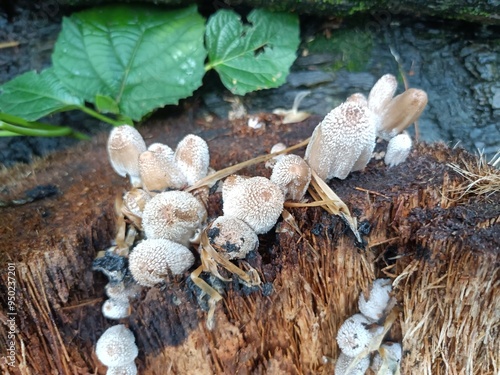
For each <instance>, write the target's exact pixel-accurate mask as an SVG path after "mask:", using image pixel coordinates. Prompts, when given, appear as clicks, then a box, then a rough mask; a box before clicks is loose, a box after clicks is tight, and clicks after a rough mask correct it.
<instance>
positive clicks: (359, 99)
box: [346, 92, 368, 106]
mask: <svg viewBox="0 0 500 375" xmlns="http://www.w3.org/2000/svg"><path fill="white" fill-rule="evenodd" d="M346 102H353V103H357V104H359V105H361V106H367V105H368V101H367V99H366V96H364V95H363V94H361V93H359V92H357V93H355V94H352V95H351V96H349V97H348V98H347V99H346Z"/></svg>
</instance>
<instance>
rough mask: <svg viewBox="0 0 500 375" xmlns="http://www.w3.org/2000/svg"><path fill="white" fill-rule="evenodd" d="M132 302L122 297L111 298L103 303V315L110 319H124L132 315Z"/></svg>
mask: <svg viewBox="0 0 500 375" xmlns="http://www.w3.org/2000/svg"><path fill="white" fill-rule="evenodd" d="M129 311H130V304H129V302H128V301H125V300H122V299H113V298H110V299H108V300H106V301H105V302H104V304H103V305H102V315H104V317H106V318H108V319H115V320H118V319H123V318H126V317H127V316H129V315H130V313H129Z"/></svg>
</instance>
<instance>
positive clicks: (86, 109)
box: [75, 105, 123, 126]
mask: <svg viewBox="0 0 500 375" xmlns="http://www.w3.org/2000/svg"><path fill="white" fill-rule="evenodd" d="M75 108H77V109H79V110H81V111H83V112H85V113H86V114H88V115H90V116H92V117H95V118H96V119H98V120H101V121H104V122H107V123H108V124H111V125H113V126H120V125H123V123H121V122H120V121H116V120H113V119H111V118H109V117H107V116H104V115H102V114H100V113H99V112H96V111H94V110H93V109H92V108H89V107H86V106H84V105H82V106H76V107H75Z"/></svg>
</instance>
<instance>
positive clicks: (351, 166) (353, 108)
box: [305, 101, 379, 180]
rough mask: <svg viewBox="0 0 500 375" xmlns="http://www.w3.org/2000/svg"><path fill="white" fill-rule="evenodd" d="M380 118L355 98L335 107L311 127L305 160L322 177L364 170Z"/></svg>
mask: <svg viewBox="0 0 500 375" xmlns="http://www.w3.org/2000/svg"><path fill="white" fill-rule="evenodd" d="M378 121H379V117H378V116H376V115H375V114H374V113H373V112H371V111H370V110H369V109H368V107H367V106H365V105H360V104H358V103H356V102H354V101H351V102H345V103H342V104H341V105H339V106H338V107H336V108H334V109H333V110H332V111H331V112H330V113H329V114H328V115H326V117H325V118H324V119H323V121H322V122H321V123H320V124H319V125H318V126H316V129H314V132H313V135H312V137H311V141H310V142H309V145H308V146H307V149H306V154H305V160H306V161H307V163H308V164H309V166H310V167H311V168H312V169H314V170H315V171H316V173H317V174H318V175H319V176H320V177H321V178H322V179H324V180H329V179H331V178H333V177H337V178H340V179H344V178H346V177H347V175H348V174H349V173H350V172H351V171H353V170H360V169H363V168H364V167H365V166H366V164H367V163H368V161H369V160H370V158H371V155H372V152H373V149H374V148H375V132H376V128H377V125H378Z"/></svg>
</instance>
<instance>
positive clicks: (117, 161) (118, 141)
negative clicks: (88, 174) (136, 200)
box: [107, 125, 146, 187]
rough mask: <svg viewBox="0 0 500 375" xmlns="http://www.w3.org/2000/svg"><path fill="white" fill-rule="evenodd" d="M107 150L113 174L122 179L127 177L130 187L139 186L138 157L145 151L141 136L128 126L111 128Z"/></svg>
mask: <svg viewBox="0 0 500 375" xmlns="http://www.w3.org/2000/svg"><path fill="white" fill-rule="evenodd" d="M107 148H108V156H109V161H110V162H111V166H112V167H113V169H114V170H115V172H116V173H118V174H119V175H120V176H122V177H125V176H126V175H128V176H129V177H130V183H131V184H132V186H135V187H137V186H141V178H140V174H139V155H140V154H141V153H142V152H144V151H146V144H145V143H144V139H142V136H141V134H140V133H139V132H138V131H137V130H136V129H135V128H134V127H132V126H129V125H122V126H118V127H116V128H113V130H111V133H110V134H109V138H108V145H107Z"/></svg>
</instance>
